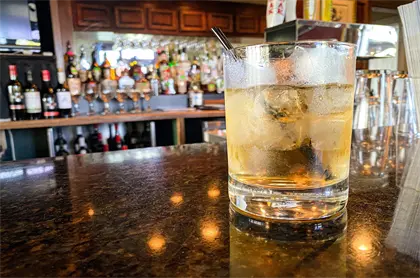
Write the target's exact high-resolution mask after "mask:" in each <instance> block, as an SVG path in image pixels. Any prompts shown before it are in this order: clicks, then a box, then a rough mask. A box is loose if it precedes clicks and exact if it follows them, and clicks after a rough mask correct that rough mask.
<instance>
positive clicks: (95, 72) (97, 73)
mask: <svg viewBox="0 0 420 278" xmlns="http://www.w3.org/2000/svg"><path fill="white" fill-rule="evenodd" d="M90 71H91V72H92V76H93V79H94V80H95V82H96V83H99V82H100V81H101V77H102V70H101V67H100V66H99V64H98V61H96V45H94V46H93V50H92V65H91V67H90Z"/></svg>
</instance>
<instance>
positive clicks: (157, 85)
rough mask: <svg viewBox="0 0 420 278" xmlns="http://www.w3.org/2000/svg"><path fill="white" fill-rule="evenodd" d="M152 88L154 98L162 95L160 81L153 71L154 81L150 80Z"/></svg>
mask: <svg viewBox="0 0 420 278" xmlns="http://www.w3.org/2000/svg"><path fill="white" fill-rule="evenodd" d="M150 88H151V90H152V94H153V95H154V96H158V95H160V94H161V93H162V87H161V84H160V79H159V76H158V74H157V72H156V70H153V74H152V79H151V80H150Z"/></svg>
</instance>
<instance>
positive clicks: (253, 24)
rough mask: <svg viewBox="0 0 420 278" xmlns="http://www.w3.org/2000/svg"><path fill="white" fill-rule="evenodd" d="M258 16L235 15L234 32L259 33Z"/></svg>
mask: <svg viewBox="0 0 420 278" xmlns="http://www.w3.org/2000/svg"><path fill="white" fill-rule="evenodd" d="M259 21H260V20H259V18H258V17H257V16H253V15H237V16H236V32H238V33H246V34H250V33H253V34H255V33H259V31H260V28H259Z"/></svg>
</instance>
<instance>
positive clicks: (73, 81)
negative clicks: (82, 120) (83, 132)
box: [67, 78, 82, 117]
mask: <svg viewBox="0 0 420 278" xmlns="http://www.w3.org/2000/svg"><path fill="white" fill-rule="evenodd" d="M67 83H68V86H69V91H70V95H71V100H72V102H73V107H74V112H73V114H72V115H73V117H74V116H79V115H80V110H79V99H80V97H81V91H82V83H81V82H80V79H79V78H68V79H67Z"/></svg>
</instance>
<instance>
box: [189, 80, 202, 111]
mask: <svg viewBox="0 0 420 278" xmlns="http://www.w3.org/2000/svg"><path fill="white" fill-rule="evenodd" d="M188 101H189V106H190V107H196V106H202V105H203V91H202V90H201V89H200V85H199V84H198V83H191V87H190V90H189V91H188Z"/></svg>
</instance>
